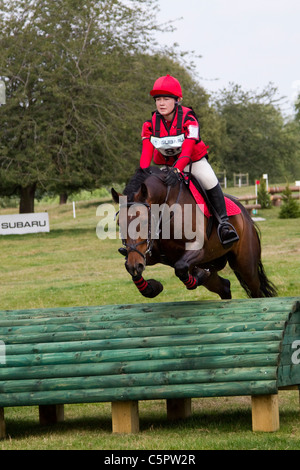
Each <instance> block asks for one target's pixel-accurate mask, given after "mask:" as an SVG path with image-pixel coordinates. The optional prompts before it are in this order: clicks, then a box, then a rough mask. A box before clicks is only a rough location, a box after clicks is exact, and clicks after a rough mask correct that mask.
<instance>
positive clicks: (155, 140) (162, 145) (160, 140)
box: [150, 134, 185, 157]
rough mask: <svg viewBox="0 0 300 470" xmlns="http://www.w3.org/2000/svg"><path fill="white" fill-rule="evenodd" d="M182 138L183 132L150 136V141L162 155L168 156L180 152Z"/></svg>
mask: <svg viewBox="0 0 300 470" xmlns="http://www.w3.org/2000/svg"><path fill="white" fill-rule="evenodd" d="M184 139H185V136H184V134H180V135H170V136H167V137H154V136H151V138H150V142H151V143H152V145H153V146H154V147H155V148H156V149H157V150H158V151H159V152H160V153H161V154H162V155H164V156H165V157H169V156H172V155H178V154H179V153H180V152H181V147H182V144H183V142H184Z"/></svg>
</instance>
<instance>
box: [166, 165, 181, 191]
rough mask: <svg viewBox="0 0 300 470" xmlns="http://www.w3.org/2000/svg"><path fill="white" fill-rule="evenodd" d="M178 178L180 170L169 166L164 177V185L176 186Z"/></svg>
mask: <svg viewBox="0 0 300 470" xmlns="http://www.w3.org/2000/svg"><path fill="white" fill-rule="evenodd" d="M179 180H180V171H179V170H178V169H177V168H174V167H172V168H170V170H169V172H168V174H167V176H166V179H165V183H166V185H167V186H172V187H173V186H176V184H177V183H178V181H179Z"/></svg>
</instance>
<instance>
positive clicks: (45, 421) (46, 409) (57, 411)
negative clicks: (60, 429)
mask: <svg viewBox="0 0 300 470" xmlns="http://www.w3.org/2000/svg"><path fill="white" fill-rule="evenodd" d="M39 418H40V424H41V426H48V425H49V424H56V423H61V422H63V421H64V405H40V406H39Z"/></svg>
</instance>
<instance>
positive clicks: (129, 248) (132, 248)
mask: <svg viewBox="0 0 300 470" xmlns="http://www.w3.org/2000/svg"><path fill="white" fill-rule="evenodd" d="M134 205H142V206H144V207H146V208H147V211H148V236H147V239H145V240H141V241H139V242H137V243H127V240H126V239H125V238H122V244H123V246H125V247H126V248H127V253H130V252H131V251H135V252H136V253H138V254H139V255H140V256H142V258H144V261H145V262H146V255H147V254H149V255H150V256H151V254H152V248H153V245H154V240H153V239H152V238H151V224H149V220H150V221H151V206H150V204H148V203H147V202H141V201H133V202H127V203H126V204H121V205H120V210H121V209H122V208H124V207H127V208H128V207H132V206H134ZM144 243H146V244H147V246H146V251H145V253H142V252H141V251H140V250H138V248H137V247H138V246H140V245H143V244H144Z"/></svg>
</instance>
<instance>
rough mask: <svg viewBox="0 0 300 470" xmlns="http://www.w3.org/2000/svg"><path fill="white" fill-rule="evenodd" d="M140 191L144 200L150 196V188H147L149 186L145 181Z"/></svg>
mask: <svg viewBox="0 0 300 470" xmlns="http://www.w3.org/2000/svg"><path fill="white" fill-rule="evenodd" d="M140 191H141V197H142V200H143V201H146V199H147V197H148V189H147V186H146V185H145V183H142V184H141V190H140Z"/></svg>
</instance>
